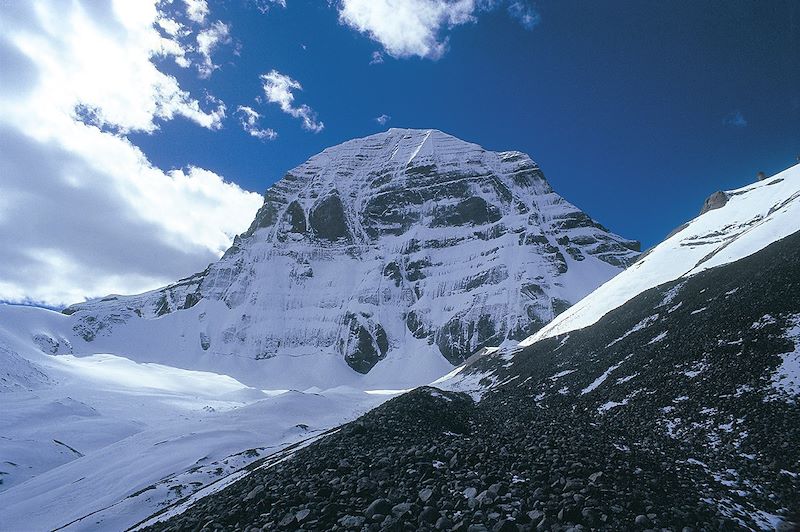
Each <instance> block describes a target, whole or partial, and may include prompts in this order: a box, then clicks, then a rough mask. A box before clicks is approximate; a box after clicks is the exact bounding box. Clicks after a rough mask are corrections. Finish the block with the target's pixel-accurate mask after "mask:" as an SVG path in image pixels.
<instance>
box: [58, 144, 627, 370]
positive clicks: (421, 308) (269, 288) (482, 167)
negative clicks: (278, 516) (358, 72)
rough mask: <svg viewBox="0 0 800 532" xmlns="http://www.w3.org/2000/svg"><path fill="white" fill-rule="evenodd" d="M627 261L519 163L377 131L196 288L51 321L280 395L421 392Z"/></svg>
mask: <svg viewBox="0 0 800 532" xmlns="http://www.w3.org/2000/svg"><path fill="white" fill-rule="evenodd" d="M638 250H639V246H638V243H637V242H634V241H630V240H626V239H624V238H621V237H619V236H617V235H615V234H613V233H611V232H609V231H608V230H607V229H606V228H604V227H603V226H602V225H600V224H599V223H597V222H596V221H594V220H593V219H592V218H590V217H589V216H588V215H587V214H585V213H584V212H582V211H581V210H579V209H578V208H576V207H575V206H573V205H571V204H570V203H568V202H567V201H565V200H564V199H563V198H562V197H561V196H559V195H558V194H556V193H555V192H554V191H553V189H552V188H551V187H550V185H549V184H548V183H547V181H546V180H545V178H544V175H543V174H542V172H541V170H540V169H539V167H538V166H537V165H536V163H534V162H533V161H532V160H531V159H530V157H528V156H527V155H525V154H523V153H520V152H516V151H506V152H492V151H488V150H485V149H483V148H481V147H480V146H478V145H476V144H471V143H468V142H464V141H462V140H459V139H457V138H455V137H452V136H450V135H447V134H445V133H442V132H441V131H437V130H432V129H427V130H414V129H390V130H389V131H387V132H384V133H379V134H376V135H371V136H369V137H365V138H362V139H356V140H351V141H348V142H345V143H343V144H340V145H338V146H334V147H332V148H328V149H326V150H324V151H323V152H321V153H319V154H317V155H315V156H313V157H311V158H310V159H309V160H308V161H307V162H305V163H303V164H301V165H300V166H298V167H296V168H294V169H292V170H290V171H289V172H288V173H287V174H286V175H285V176H284V177H283V178H282V179H281V180H279V181H278V182H277V183H275V184H274V185H273V186H271V187H270V188H269V189H268V190H267V191H266V193H265V197H264V205H263V206H262V207H261V209H260V210H259V211H258V213H257V214H256V217H255V220H254V221H253V223H252V224H251V226H250V228H249V229H248V230H247V231H246V232H245V233H243V234H242V235H239V236H238V237H236V239H235V240H234V243H233V245H232V246H231V248H230V249H229V250H228V251H227V252H226V253H225V254H224V256H223V257H222V258H221V259H220V260H219V261H218V262H216V263H214V264H211V265H210V266H209V267H208V268H207V269H206V270H205V271H203V272H201V273H199V274H196V275H194V276H191V277H189V278H186V279H183V280H181V281H179V282H177V283H174V284H172V285H169V286H167V287H164V288H162V289H159V290H155V291H152V292H148V293H145V294H141V295H138V296H126V297H116V296H111V297H107V298H103V299H101V300H95V301H90V302H87V303H81V304H78V305H74V306H72V307H69V308H68V309H66V310H65V313H68V314H74V317H75V318H76V319H77V324H76V328H77V329H78V330H80V332H81V334H82V336H83V337H84V339H85V340H87V341H93V342H96V343H97V344H99V345H103V346H104V349H113V348H114V345H116V343H117V342H115V340H114V338H115V337H116V336H119V335H120V334H122V335H123V336H128V334H127V333H123V332H122V331H123V330H128V331H129V332H133V333H134V334H137V333H138V334H144V335H145V336H148V337H150V336H152V335H154V334H156V335H158V336H159V338H160V342H159V344H158V345H149V346H148V349H147V352H146V353H143V354H144V356H145V357H146V358H148V359H149V360H151V361H158V360H157V357H158V355H154V353H159V352H160V353H162V354H163V356H165V357H171V356H174V353H175V352H181V353H183V355H181V356H188V357H195V358H198V359H202V360H204V361H206V363H207V364H208V365H209V366H211V367H214V366H215V365H216V364H217V363H218V362H219V361H220V360H224V359H230V357H231V356H235V357H236V359H237V360H251V361H253V360H258V361H259V362H261V364H259V365H258V366H253V365H252V364H247V365H248V366H249V367H258V369H257V370H256V371H257V373H259V374H261V375H262V376H264V377H265V378H266V379H267V380H268V381H269V383H271V384H281V385H284V386H286V385H290V386H303V385H324V384H330V383H331V382H339V381H341V380H344V381H348V380H349V381H352V378H353V372H352V371H351V370H350V368H351V369H352V370H355V372H357V373H360V374H366V373H368V372H370V373H372V374H375V373H376V372H377V374H378V375H380V378H378V377H376V378H377V380H376V382H378V381H380V382H381V383H387V382H390V383H394V384H398V385H401V384H402V385H407V384H419V383H420V382H423V381H421V380H420V379H423V378H425V377H427V376H428V375H430V376H433V377H435V376H437V374H439V373H440V372H441V371H442V370H446V369H447V366H448V364H447V363H446V362H445V361H447V362H449V363H450V364H458V363H460V362H461V361H463V360H464V359H466V358H467V357H469V356H470V355H471V354H472V353H474V352H476V351H477V350H479V349H481V348H482V347H484V346H488V345H499V344H500V343H502V342H503V341H505V340H506V339H513V340H519V339H522V338H525V337H527V336H529V335H530V334H532V333H534V332H535V331H537V330H538V329H540V328H541V327H542V326H544V325H545V324H546V323H548V322H549V321H550V320H551V319H552V318H553V317H554V316H555V315H557V314H558V313H560V312H562V311H563V310H565V309H566V308H567V307H569V306H570V305H571V304H573V303H575V302H576V301H578V300H579V299H580V298H582V297H583V296H585V295H586V294H588V293H589V292H591V291H592V290H593V289H594V288H596V287H597V286H599V285H600V284H602V283H603V282H605V281H607V280H608V279H610V278H611V277H613V276H614V275H616V274H617V273H618V272H619V271H620V270H621V269H622V268H624V267H626V266H627V265H629V264H631V263H632V262H633V261H635V260H636V258H637V257H638V255H639V253H638ZM130 349H131V345H130V342H125V350H126V351H127V352H128V353H130ZM154 356H155V357H156V360H154V358H153V357H154ZM171 362H172V363H174V359H172V360H171ZM345 364H346V365H345ZM347 366H349V368H348V367H347ZM250 371H251V370H248V373H249V372H250ZM294 373H299V375H297V376H296V378H292V377H287V375H291V374H294ZM348 374H349V377H348ZM287 379H288V381H287Z"/></svg>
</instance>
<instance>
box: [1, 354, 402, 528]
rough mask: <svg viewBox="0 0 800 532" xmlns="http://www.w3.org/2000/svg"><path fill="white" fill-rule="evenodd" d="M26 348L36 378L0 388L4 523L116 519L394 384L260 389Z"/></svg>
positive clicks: (364, 404)
mask: <svg viewBox="0 0 800 532" xmlns="http://www.w3.org/2000/svg"><path fill="white" fill-rule="evenodd" d="M4 356H5V357H7V358H9V360H10V359H11V357H12V356H13V352H10V351H9V350H7V349H6V350H5V351H4ZM30 356H31V358H33V359H34V360H35V363H34V364H29V366H30V368H32V369H33V371H34V372H33V373H31V376H32V377H31V378H32V379H34V380H35V378H38V380H39V381H40V382H38V383H35V386H34V387H33V389H32V390H25V389H22V387H20V386H11V385H8V387H7V389H5V390H4V391H3V393H2V395H0V399H1V400H2V403H3V408H2V409H0V457H2V463H0V479H2V484H0V490H2V491H0V523H2V525H1V526H0V528H2V529H3V530H46V529H60V528H62V527H63V528H66V529H69V530H88V529H91V530H96V529H98V528H99V529H104V530H119V529H124V528H127V527H129V526H131V525H134V524H135V523H137V522H138V521H140V520H142V519H144V518H146V517H147V516H149V515H151V514H153V513H155V512H157V511H159V510H161V509H162V508H164V506H166V505H168V504H171V503H174V502H175V501H177V500H180V499H182V498H183V497H186V496H187V495H189V494H191V493H193V492H195V491H197V490H198V489H202V488H203V487H204V486H207V485H209V484H210V483H214V482H216V481H218V480H220V479H222V478H224V477H226V476H228V475H230V474H231V473H233V472H235V471H237V470H239V469H241V468H242V467H244V466H246V465H248V464H250V463H252V462H253V461H255V460H258V459H259V458H261V457H264V456H267V455H270V454H272V453H274V452H275V451H277V450H279V449H282V448H284V447H286V446H288V445H291V444H293V443H296V442H300V441H303V440H307V439H309V438H312V439H313V438H314V437H315V436H316V435H319V434H321V433H323V432H324V431H326V430H328V429H330V428H331V427H335V426H338V425H340V424H341V423H344V422H347V421H349V420H351V419H353V418H355V417H357V416H358V415H360V414H362V413H364V412H366V411H367V410H369V409H371V408H373V407H375V406H377V405H378V404H380V403H381V402H383V401H384V400H386V399H387V398H390V397H391V396H392V394H393V393H394V392H392V391H381V392H380V393H367V392H364V391H359V390H355V389H352V388H344V387H342V388H337V389H331V390H325V391H322V390H308V391H305V392H300V391H294V390H292V391H289V390H259V389H255V388H251V387H248V386H245V385H243V384H241V383H240V382H238V381H236V380H234V379H233V378H231V377H227V376H225V375H218V374H213V373H208V372H200V371H188V370H182V369H178V368H172V367H168V366H163V365H158V364H141V363H136V362H134V361H131V360H128V359H126V358H124V357H120V356H114V355H108V354H96V355H91V356H86V357H74V356H72V355H59V356H48V355H41V354H39V355H36V354H30ZM14 360H15V361H16V362H17V363H18V364H23V363H25V362H26V360H25V359H22V358H16V357H14ZM4 361H5V360H4ZM4 384H7V383H5V382H4ZM28 384H32V383H31V382H29V383H28Z"/></svg>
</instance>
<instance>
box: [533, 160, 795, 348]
mask: <svg viewBox="0 0 800 532" xmlns="http://www.w3.org/2000/svg"><path fill="white" fill-rule="evenodd" d="M725 194H726V195H727V197H728V202H727V203H726V204H725V205H724V206H723V207H721V208H718V209H715V210H711V211H708V212H706V213H704V214H701V215H700V216H698V217H697V218H695V219H693V220H692V221H690V222H689V223H688V224H686V225H685V226H684V227H683V228H682V229H680V230H679V231H678V232H677V233H675V234H673V235H672V236H670V237H669V238H667V239H666V240H664V241H663V242H662V243H660V244H659V245H657V246H656V247H655V248H653V249H652V250H650V251H649V252H647V253H646V254H644V255H643V256H642V257H641V258H640V259H639V260H638V261H637V262H636V263H635V264H633V265H632V266H631V267H629V268H628V269H627V270H625V271H623V272H622V273H620V274H619V275H617V276H616V277H614V278H613V279H611V280H610V281H608V282H607V283H605V284H603V285H602V286H600V287H599V288H598V289H597V290H595V291H594V292H592V293H591V294H590V295H589V296H587V297H585V298H584V299H582V300H581V301H580V302H578V303H577V304H575V305H573V306H572V307H571V308H569V309H568V310H567V311H566V312H564V313H562V314H560V315H559V316H558V317H556V318H555V319H554V320H553V321H551V322H550V323H549V324H548V325H546V326H545V327H543V328H542V329H540V330H539V331H538V332H536V333H535V334H533V335H532V336H530V337H528V338H526V339H525V340H523V341H522V342H520V345H521V346H523V347H524V346H528V345H530V344H532V343H534V342H536V341H538V340H541V339H543V338H549V337H552V336H558V335H560V334H564V333H567V332H569V331H573V330H576V329H582V328H584V327H588V326H589V325H592V324H593V323H595V322H597V321H598V320H599V319H600V318H602V317H603V316H604V315H605V314H606V313H608V312H609V311H611V310H613V309H615V308H617V307H619V306H621V305H622V304H624V303H625V302H626V301H629V300H630V299H632V298H633V297H635V296H636V295H638V294H640V293H642V292H644V291H645V290H648V289H650V288H653V287H655V286H658V285H660V284H663V283H666V282H668V281H673V280H675V279H679V278H682V277H688V276H690V275H693V274H695V273H698V272H701V271H703V270H706V269H708V268H713V267H715V266H720V265H722V264H727V263H730V262H734V261H736V260H738V259H741V258H743V257H747V256H748V255H751V254H753V253H755V252H757V251H759V250H761V249H763V248H764V247H766V246H767V245H769V244H771V243H772V242H775V241H777V240H780V239H781V238H783V237H786V236H788V235H791V234H792V233H795V232H796V231H798V230H800V165H796V166H793V167H791V168H788V169H787V170H784V171H783V172H780V173H779V174H776V175H774V176H772V177H771V178H768V179H765V180H763V181H760V182H758V183H754V184H752V185H748V186H746V187H743V188H740V189H737V190H731V191H727V192H726V193H725Z"/></svg>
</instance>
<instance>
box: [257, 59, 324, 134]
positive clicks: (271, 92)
mask: <svg viewBox="0 0 800 532" xmlns="http://www.w3.org/2000/svg"><path fill="white" fill-rule="evenodd" d="M261 81H262V83H263V88H264V95H265V96H266V97H267V101H268V102H270V103H277V104H278V105H279V106H280V108H281V111H283V112H284V113H286V114H288V115H291V116H293V117H295V118H299V119H301V120H302V121H303V128H305V129H307V130H309V131H313V132H314V133H319V132H320V131H322V129H323V128H324V127H325V124H323V123H322V122H321V121H319V120H317V114H316V113H315V112H314V110H313V109H311V108H310V107H309V106H307V105H305V104H303V105H301V106H299V107H295V106H294V105H293V104H294V94H292V92H293V91H295V90H303V87H302V86H301V85H300V83H299V82H297V81H295V80H293V79H292V78H290V77H289V76H287V75H285V74H281V73H280V72H278V71H277V70H272V71H270V72H268V73H267V74H262V75H261Z"/></svg>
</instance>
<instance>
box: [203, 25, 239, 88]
mask: <svg viewBox="0 0 800 532" xmlns="http://www.w3.org/2000/svg"><path fill="white" fill-rule="evenodd" d="M229 42H231V37H230V27H229V26H228V25H227V24H223V23H222V22H220V21H219V20H218V21H216V22H214V23H213V24H211V25H210V26H209V27H208V28H205V29H203V30H200V32H199V33H198V34H197V53H199V54H200V58H201V60H200V63H199V64H198V65H197V70H198V72H199V73H200V77H201V78H204V79H206V78H209V77H211V74H212V73H213V72H214V71H215V70H216V69H218V68H219V66H218V65H215V64H214V61H213V60H212V59H211V53H212V52H213V51H214V48H216V47H217V45H219V44H226V43H229Z"/></svg>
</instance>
